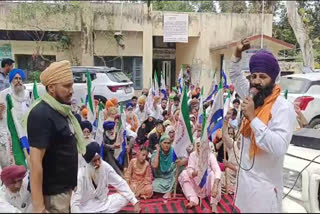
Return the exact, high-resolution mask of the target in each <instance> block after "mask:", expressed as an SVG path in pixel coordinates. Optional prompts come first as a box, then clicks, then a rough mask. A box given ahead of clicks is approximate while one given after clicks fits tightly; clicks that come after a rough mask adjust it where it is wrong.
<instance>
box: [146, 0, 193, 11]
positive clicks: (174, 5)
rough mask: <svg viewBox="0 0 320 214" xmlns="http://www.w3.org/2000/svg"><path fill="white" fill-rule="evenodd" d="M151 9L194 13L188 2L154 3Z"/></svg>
mask: <svg viewBox="0 0 320 214" xmlns="http://www.w3.org/2000/svg"><path fill="white" fill-rule="evenodd" d="M152 9H153V10H159V11H178V12H194V7H193V6H192V4H190V2H189V1H159V0H158V1H154V2H152Z"/></svg>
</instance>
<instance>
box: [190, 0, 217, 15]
mask: <svg viewBox="0 0 320 214" xmlns="http://www.w3.org/2000/svg"><path fill="white" fill-rule="evenodd" d="M214 3H215V2H214V1H192V5H193V6H194V7H195V10H196V12H207V13H210V12H211V13H217V7H216V5H215V4H214Z"/></svg>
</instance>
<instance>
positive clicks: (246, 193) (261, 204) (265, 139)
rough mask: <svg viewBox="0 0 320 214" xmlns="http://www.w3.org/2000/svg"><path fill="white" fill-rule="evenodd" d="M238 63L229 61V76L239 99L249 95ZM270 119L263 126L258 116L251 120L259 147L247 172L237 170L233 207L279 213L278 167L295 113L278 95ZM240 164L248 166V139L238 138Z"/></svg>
mask: <svg viewBox="0 0 320 214" xmlns="http://www.w3.org/2000/svg"><path fill="white" fill-rule="evenodd" d="M240 65H241V63H239V62H238V63H231V69H230V79H231V81H232V83H233V84H234V85H235V89H236V91H237V93H238V94H239V96H240V97H241V99H244V98H245V97H247V96H248V95H249V82H248V80H247V79H246V78H245V77H244V76H243V74H242V73H241V66H240ZM271 113H272V119H271V120H270V121H269V123H268V125H265V124H264V123H263V122H262V121H261V120H260V119H259V118H257V117H256V118H255V119H253V120H252V121H251V124H250V126H251V129H252V131H253V133H254V135H255V139H256V144H257V146H258V147H259V148H260V149H261V150H262V151H261V153H259V154H258V155H255V162H254V165H253V168H252V169H251V170H250V171H244V170H242V169H240V174H239V183H238V185H239V186H238V194H237V196H236V206H237V207H238V208H239V209H240V210H241V212H242V213H246V212H258V213H259V212H260V213H261V212H270V213H272V212H281V202H282V192H283V183H282V179H283V177H282V168H283V160H284V156H285V154H286V152H287V149H288V146H289V144H290V141H291V138H292V133H293V126H294V120H295V118H296V117H295V112H294V109H293V106H292V104H291V103H289V102H288V101H287V100H285V99H284V98H283V97H281V96H279V97H278V98H277V100H276V101H275V103H274V105H273V106H272V109H271ZM241 143H242V144H243V150H242V159H241V167H242V168H244V169H249V168H250V167H251V166H252V162H253V159H251V158H250V157H249V151H250V144H251V141H250V138H244V137H242V141H241Z"/></svg>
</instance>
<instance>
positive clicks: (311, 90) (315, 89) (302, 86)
mask: <svg viewBox="0 0 320 214" xmlns="http://www.w3.org/2000/svg"><path fill="white" fill-rule="evenodd" d="M280 86H281V89H282V94H283V93H284V91H285V90H286V89H287V90H288V101H290V102H292V103H295V104H298V106H299V107H300V109H301V112H302V113H303V115H304V116H305V118H306V119H307V121H308V122H309V127H310V128H314V129H320V73H317V72H314V73H307V74H292V75H288V76H283V77H281V80H280Z"/></svg>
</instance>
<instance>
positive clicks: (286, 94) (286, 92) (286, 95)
mask: <svg viewBox="0 0 320 214" xmlns="http://www.w3.org/2000/svg"><path fill="white" fill-rule="evenodd" d="M284 98H286V100H287V99H288V89H286V90H285V91H284Z"/></svg>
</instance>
